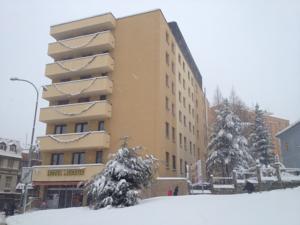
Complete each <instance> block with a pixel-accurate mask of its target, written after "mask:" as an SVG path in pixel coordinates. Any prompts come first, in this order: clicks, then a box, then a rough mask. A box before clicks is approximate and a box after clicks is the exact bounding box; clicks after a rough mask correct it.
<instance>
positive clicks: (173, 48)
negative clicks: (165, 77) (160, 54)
mask: <svg viewBox="0 0 300 225" xmlns="http://www.w3.org/2000/svg"><path fill="white" fill-rule="evenodd" d="M171 48H172V52H173V53H175V45H174V43H173V42H172V45H171Z"/></svg>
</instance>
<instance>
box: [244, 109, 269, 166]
mask: <svg viewBox="0 0 300 225" xmlns="http://www.w3.org/2000/svg"><path fill="white" fill-rule="evenodd" d="M249 139H250V152H251V155H252V156H253V158H254V159H255V160H258V161H259V162H260V163H261V164H264V165H265V166H268V165H270V164H271V163H273V162H274V160H275V155H274V152H273V145H272V141H271V136H270V133H269V130H268V128H267V127H266V125H265V121H264V112H263V111H262V110H261V109H260V108H259V105H258V104H256V106H255V122H254V125H253V130H252V132H251V134H250V138H249Z"/></svg>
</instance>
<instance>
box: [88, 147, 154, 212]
mask: <svg viewBox="0 0 300 225" xmlns="http://www.w3.org/2000/svg"><path fill="white" fill-rule="evenodd" d="M138 149H139V148H127V147H122V148H121V149H119V150H118V151H117V153H116V154H114V155H113V157H112V159H111V160H110V161H108V162H107V164H106V166H105V168H104V170H103V171H102V172H101V173H100V174H98V175H96V176H95V177H94V179H92V180H91V181H90V182H89V183H88V185H87V191H88V194H89V196H90V197H91V199H90V200H91V202H90V204H91V207H92V208H94V209H99V208H103V207H106V206H109V205H111V206H114V207H125V206H132V205H135V204H137V202H138V197H139V192H140V190H141V189H142V188H143V187H147V186H149V185H150V183H151V181H152V178H153V176H154V174H155V170H156V160H155V159H154V157H153V156H148V155H146V157H145V158H144V159H143V158H142V157H141V156H138V154H137V150H138Z"/></svg>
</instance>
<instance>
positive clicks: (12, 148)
mask: <svg viewBox="0 0 300 225" xmlns="http://www.w3.org/2000/svg"><path fill="white" fill-rule="evenodd" d="M9 150H10V151H12V152H17V146H16V145H15V144H12V145H10V146H9Z"/></svg>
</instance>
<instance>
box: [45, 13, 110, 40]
mask: <svg viewBox="0 0 300 225" xmlns="http://www.w3.org/2000/svg"><path fill="white" fill-rule="evenodd" d="M115 26H116V19H115V18H114V16H113V15H112V14H111V13H107V14H103V15H98V16H93V17H89V18H84V19H80V20H75V21H71V22H67V23H61V24H57V25H53V26H51V29H50V35H51V36H52V37H54V38H55V39H56V40H63V39H66V38H72V37H76V36H81V35H85V34H92V33H96V32H100V31H104V30H112V29H114V28H115Z"/></svg>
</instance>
